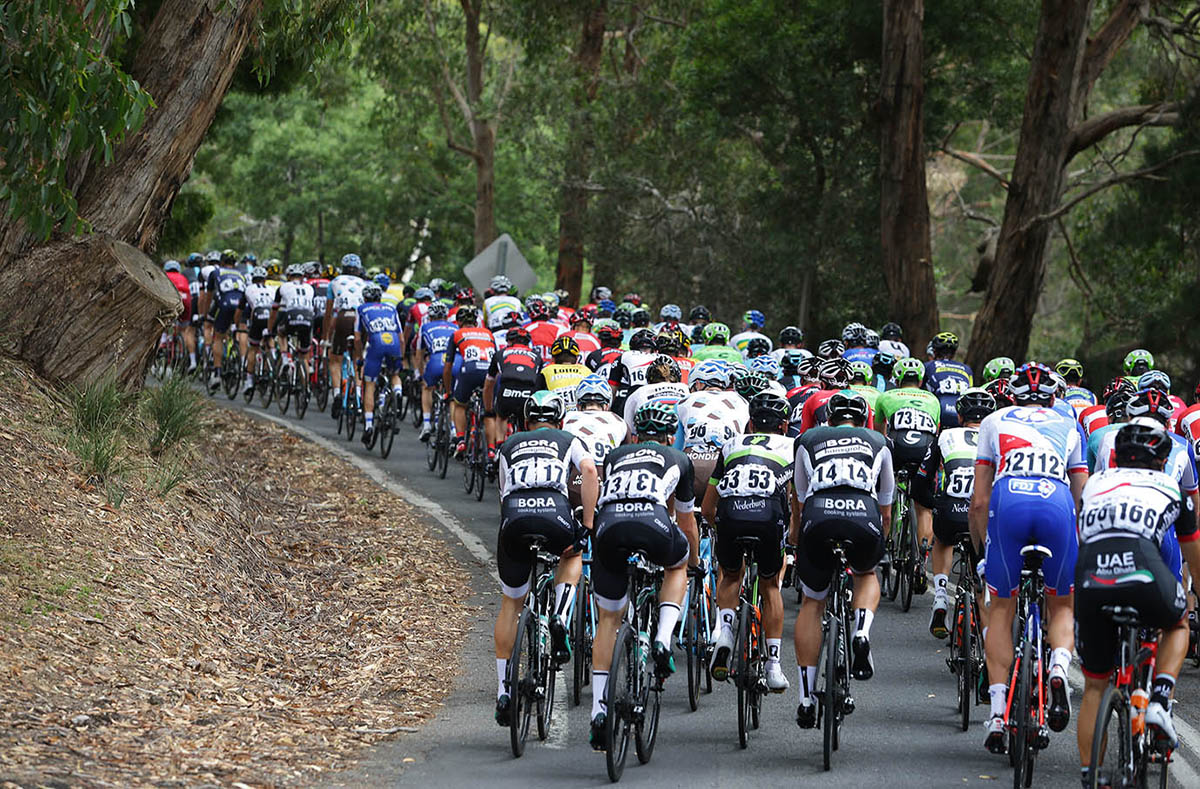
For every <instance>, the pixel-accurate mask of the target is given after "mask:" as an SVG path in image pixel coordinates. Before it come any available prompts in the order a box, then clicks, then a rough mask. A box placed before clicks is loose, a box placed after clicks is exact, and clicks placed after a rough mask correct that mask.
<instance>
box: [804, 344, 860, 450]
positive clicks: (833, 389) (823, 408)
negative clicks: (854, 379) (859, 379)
mask: <svg viewBox="0 0 1200 789" xmlns="http://www.w3.org/2000/svg"><path fill="white" fill-rule="evenodd" d="M818 375H819V376H820V389H818V390H817V391H815V392H813V393H812V394H810V395H809V396H808V397H807V398H806V399H805V401H804V407H803V408H802V409H801V411H800V429H799V431H798V435H804V433H805V432H806V431H808V430H811V429H812V428H814V427H818V426H820V425H826V424H829V409H828V408H827V405H828V403H829V401H830V399H832V398H833V396H834V395H835V394H837V393H838V392H840V391H841V390H843V389H845V388H846V387H848V386H849V385H850V362H848V361H846V360H845V359H842V358H840V357H839V358H836V359H826V360H825V361H823V362H821V366H820V369H819V370H818ZM864 402H865V398H864ZM867 409H868V412H867V424H868V426H869V425H870V424H871V414H870V405H868V406H867Z"/></svg>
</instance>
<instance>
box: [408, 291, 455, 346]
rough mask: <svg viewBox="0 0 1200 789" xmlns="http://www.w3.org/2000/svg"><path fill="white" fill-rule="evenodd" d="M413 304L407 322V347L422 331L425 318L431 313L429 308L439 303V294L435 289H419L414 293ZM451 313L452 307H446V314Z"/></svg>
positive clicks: (409, 309)
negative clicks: (435, 302)
mask: <svg viewBox="0 0 1200 789" xmlns="http://www.w3.org/2000/svg"><path fill="white" fill-rule="evenodd" d="M413 299H414V301H413V303H412V306H411V307H409V308H408V319H407V320H405V322H404V325H405V337H406V339H405V345H406V346H407V344H408V342H410V341H411V339H412V338H413V337H414V336H415V335H416V332H419V331H420V330H421V325H422V324H423V323H424V322H425V316H426V314H427V313H428V312H429V307H430V306H431V305H432V304H433V303H434V301H437V300H438V299H437V294H435V293H434V291H433V288H417V289H416V290H415V291H414V292H413ZM449 313H450V305H449V304H447V305H446V314H447V315H448V314H449Z"/></svg>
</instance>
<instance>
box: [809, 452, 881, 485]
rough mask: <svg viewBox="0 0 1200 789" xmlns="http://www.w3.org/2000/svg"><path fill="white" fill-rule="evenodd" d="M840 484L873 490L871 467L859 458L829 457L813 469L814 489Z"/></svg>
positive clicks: (873, 482)
mask: <svg viewBox="0 0 1200 789" xmlns="http://www.w3.org/2000/svg"><path fill="white" fill-rule="evenodd" d="M839 485H848V486H850V487H853V488H858V489H859V490H868V491H869V490H871V489H872V488H874V486H875V481H874V480H873V479H872V478H871V468H870V466H868V465H867V464H866V463H865V462H863V461H862V460H859V459H858V458H846V457H842V458H829V459H828V460H823V461H821V462H820V463H818V464H817V467H816V468H814V469H813V475H812V486H811V489H812V490H823V489H824V488H833V487H837V486H839Z"/></svg>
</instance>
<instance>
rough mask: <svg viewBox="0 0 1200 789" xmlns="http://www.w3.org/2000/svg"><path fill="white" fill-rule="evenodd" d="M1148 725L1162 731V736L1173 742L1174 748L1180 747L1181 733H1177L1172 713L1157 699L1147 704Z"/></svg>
mask: <svg viewBox="0 0 1200 789" xmlns="http://www.w3.org/2000/svg"><path fill="white" fill-rule="evenodd" d="M1146 725H1147V726H1154V727H1155V728H1157V729H1158V730H1159V731H1160V732H1162V738H1163V739H1164V740H1166V741H1167V742H1169V743H1170V744H1171V747H1172V748H1177V747H1179V735H1178V734H1176V733H1175V721H1174V720H1172V718H1171V713H1170V711H1168V710H1167V709H1166V708H1165V707H1163V705H1161V704H1159V703H1158V702H1157V701H1152V702H1150V703H1149V704H1147V705H1146Z"/></svg>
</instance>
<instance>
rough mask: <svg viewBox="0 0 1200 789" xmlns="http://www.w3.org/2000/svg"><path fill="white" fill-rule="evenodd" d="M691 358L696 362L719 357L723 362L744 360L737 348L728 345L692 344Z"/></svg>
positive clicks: (740, 361)
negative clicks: (697, 345)
mask: <svg viewBox="0 0 1200 789" xmlns="http://www.w3.org/2000/svg"><path fill="white" fill-rule="evenodd" d="M692 358H693V359H695V360H696V361H697V362H703V361H706V360H708V359H719V360H721V361H723V362H738V363H742V362H744V361H745V359H744V358H743V357H742V354H741V353H740V352H739V351H738V349H737V348H731V347H729V346H728V345H702V346H700V347H698V348H697V347H696V346H694V345H693V346H692Z"/></svg>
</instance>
